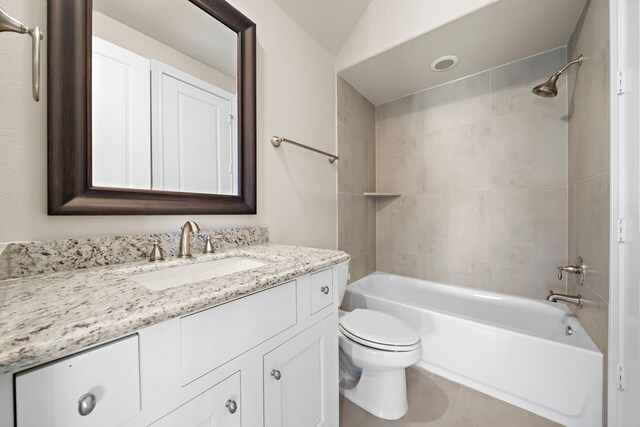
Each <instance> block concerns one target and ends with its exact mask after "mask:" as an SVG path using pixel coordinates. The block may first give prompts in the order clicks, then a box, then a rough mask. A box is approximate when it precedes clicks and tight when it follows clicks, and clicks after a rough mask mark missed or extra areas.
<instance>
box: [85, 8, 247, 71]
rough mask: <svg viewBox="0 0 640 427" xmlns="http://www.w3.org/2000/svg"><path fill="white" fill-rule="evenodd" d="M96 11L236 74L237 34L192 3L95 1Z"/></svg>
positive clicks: (210, 64) (203, 61)
mask: <svg viewBox="0 0 640 427" xmlns="http://www.w3.org/2000/svg"><path fill="white" fill-rule="evenodd" d="M93 10H95V11H97V12H100V13H102V14H104V15H107V16H109V17H110V18H112V19H115V20H116V21H120V22H121V23H123V24H124V25H126V26H128V27H131V28H133V29H135V30H137V31H139V32H141V33H143V34H146V35H147V36H149V37H151V38H153V39H156V40H157V41H159V42H160V43H163V44H166V45H167V46H170V47H172V48H174V49H176V50H178V51H180V52H182V53H183V54H185V55H187V56H190V57H191V58H193V59H195V60H197V61H199V62H201V63H203V64H205V65H207V66H209V67H211V68H214V69H216V70H218V71H221V72H222V73H224V74H227V75H228V76H231V77H234V78H235V76H236V66H237V61H236V52H237V35H236V33H235V32H233V31H232V30H230V29H229V28H227V27H226V26H225V25H223V24H222V23H220V22H219V21H217V20H216V19H214V18H213V17H211V16H210V15H208V14H207V13H205V12H204V11H202V10H201V9H200V8H198V7H197V6H195V5H194V4H193V3H191V2H188V1H184V0H135V1H132V0H94V1H93Z"/></svg>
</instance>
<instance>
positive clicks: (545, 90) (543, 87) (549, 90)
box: [531, 55, 582, 98]
mask: <svg viewBox="0 0 640 427" xmlns="http://www.w3.org/2000/svg"><path fill="white" fill-rule="evenodd" d="M573 64H578V65H582V55H580V56H579V57H578V59H574V60H573V61H570V62H568V63H567V64H566V65H565V66H564V67H562V68H561V69H560V71H558V72H557V73H555V74H554V75H553V76H551V77H549V80H547V81H546V82H544V83H542V84H540V85H538V86H536V87H534V88H533V90H532V91H531V92H533V93H534V94H536V95H538V96H543V97H545V98H553V97H555V96H556V95H558V87H557V86H556V83H557V82H558V79H559V78H560V76H561V75H562V73H564V71H565V70H566V69H567V68H569V67H570V66H572V65H573Z"/></svg>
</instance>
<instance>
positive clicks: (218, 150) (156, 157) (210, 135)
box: [151, 61, 236, 194]
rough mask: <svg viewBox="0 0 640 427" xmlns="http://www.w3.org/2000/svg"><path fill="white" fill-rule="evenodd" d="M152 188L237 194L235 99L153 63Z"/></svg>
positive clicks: (177, 71)
mask: <svg viewBox="0 0 640 427" xmlns="http://www.w3.org/2000/svg"><path fill="white" fill-rule="evenodd" d="M151 66H152V81H153V111H154V113H153V117H154V120H153V188H154V189H157V190H167V191H187V192H194V193H213V194H235V189H236V188H235V187H236V184H235V178H234V171H235V166H234V161H235V157H236V156H235V153H236V149H235V143H234V137H233V136H234V132H233V131H232V126H233V123H234V120H233V116H234V107H233V103H234V99H235V96H234V95H233V94H230V93H228V92H225V91H223V90H222V89H220V88H217V87H215V86H213V85H212V84H210V83H207V82H204V81H202V80H199V79H196V78H195V77H193V76H191V75H189V74H186V73H184V72H182V71H180V70H177V69H174V68H172V67H169V66H168V65H165V64H162V63H160V62H158V61H152V65H151Z"/></svg>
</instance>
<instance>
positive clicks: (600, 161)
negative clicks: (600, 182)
mask: <svg viewBox="0 0 640 427" xmlns="http://www.w3.org/2000/svg"><path fill="white" fill-rule="evenodd" d="M579 49H580V48H576V52H583V50H579ZM584 52H586V51H584ZM568 80H569V117H570V120H569V157H570V159H571V161H570V162H569V184H575V183H576V182H579V181H582V180H585V179H587V178H591V177H593V176H596V175H599V174H602V173H605V172H608V171H609V169H610V164H609V163H610V141H609V140H610V137H609V132H610V127H609V48H608V45H607V46H606V47H605V48H604V49H603V50H601V51H599V52H592V54H589V55H587V54H585V57H584V60H583V63H582V65H581V66H580V67H576V68H572V69H570V72H569V73H568Z"/></svg>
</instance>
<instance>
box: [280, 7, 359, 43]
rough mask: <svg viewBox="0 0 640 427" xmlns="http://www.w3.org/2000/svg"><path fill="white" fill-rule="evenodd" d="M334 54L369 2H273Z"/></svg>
mask: <svg viewBox="0 0 640 427" xmlns="http://www.w3.org/2000/svg"><path fill="white" fill-rule="evenodd" d="M275 2H276V3H278V4H279V5H280V7H281V8H282V9H284V11H285V12H287V13H288V14H289V16H291V17H292V18H293V19H294V20H295V21H296V22H298V24H300V25H301V26H302V28H304V29H305V31H306V32H307V33H309V34H310V35H311V36H312V37H313V38H314V39H316V41H317V42H318V43H320V44H321V45H322V46H323V47H324V48H325V49H327V50H328V51H329V52H331V53H332V54H333V55H335V54H337V53H338V51H339V50H340V48H341V47H342V45H343V44H344V42H345V40H346V39H347V37H348V36H349V34H350V33H351V30H352V29H353V27H354V26H355V25H356V23H357V22H358V20H359V19H360V17H361V16H362V14H363V13H364V11H365V10H366V9H367V7H368V6H369V3H371V0H275Z"/></svg>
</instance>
